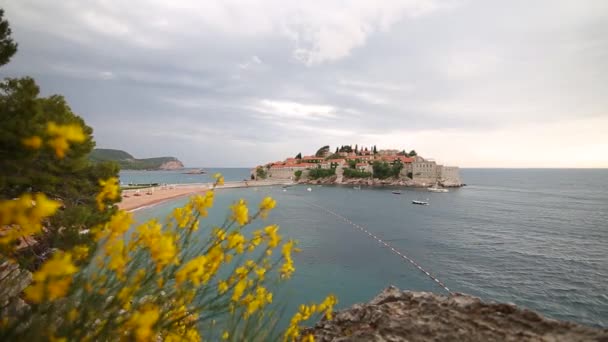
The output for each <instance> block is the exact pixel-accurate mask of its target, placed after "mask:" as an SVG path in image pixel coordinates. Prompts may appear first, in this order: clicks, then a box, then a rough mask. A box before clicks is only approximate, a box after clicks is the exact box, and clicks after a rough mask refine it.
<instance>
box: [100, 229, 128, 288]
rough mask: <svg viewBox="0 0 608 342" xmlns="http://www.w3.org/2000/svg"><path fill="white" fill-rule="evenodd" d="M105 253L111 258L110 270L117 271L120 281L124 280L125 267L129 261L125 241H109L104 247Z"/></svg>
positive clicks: (117, 239) (116, 239) (118, 239)
mask: <svg viewBox="0 0 608 342" xmlns="http://www.w3.org/2000/svg"><path fill="white" fill-rule="evenodd" d="M104 252H105V254H106V256H108V258H109V262H108V265H107V267H108V269H109V270H112V271H115V272H116V274H117V275H118V278H119V279H124V273H125V266H126V265H127V261H128V259H129V256H128V255H127V252H126V250H125V243H124V240H122V239H120V238H112V239H109V240H108V241H107V242H106V243H105V245H104Z"/></svg>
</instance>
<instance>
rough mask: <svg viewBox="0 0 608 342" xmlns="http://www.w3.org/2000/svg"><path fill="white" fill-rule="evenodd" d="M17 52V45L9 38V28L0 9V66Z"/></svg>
mask: <svg viewBox="0 0 608 342" xmlns="http://www.w3.org/2000/svg"><path fill="white" fill-rule="evenodd" d="M16 52H17V43H15V42H14V41H13V39H12V38H11V28H10V26H9V24H8V21H6V20H4V10H3V9H2V8H0V66H2V65H4V64H6V63H8V62H9V61H10V60H11V57H13V55H14V54H15V53H16Z"/></svg>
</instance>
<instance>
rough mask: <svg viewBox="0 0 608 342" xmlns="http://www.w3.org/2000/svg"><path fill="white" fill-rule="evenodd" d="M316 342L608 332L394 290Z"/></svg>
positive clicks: (358, 308) (596, 335) (540, 337)
mask: <svg viewBox="0 0 608 342" xmlns="http://www.w3.org/2000/svg"><path fill="white" fill-rule="evenodd" d="M307 333H312V334H314V335H315V339H316V341H336V342H337V341H556V342H557V341H564V342H565V341H607V342H608V329H599V328H591V327H586V326H582V325H579V324H575V323H571V322H563V321H557V320H553V319H549V318H545V317H543V316H541V315H539V314H537V313H536V312H534V311H530V310H527V309H522V308H518V307H517V306H515V305H513V304H502V303H491V302H483V301H482V300H481V299H479V298H477V297H473V296H469V295H464V294H460V293H455V294H452V295H450V296H444V295H439V294H435V293H430V292H410V291H401V290H399V289H398V288H396V287H394V286H390V287H388V288H386V289H385V290H384V291H382V292H381V293H380V294H379V295H378V296H376V297H375V298H373V299H372V300H371V301H369V302H368V303H366V304H355V305H353V306H352V307H351V308H349V309H346V310H343V311H339V312H337V313H335V315H334V319H333V320H331V321H327V320H325V319H323V320H321V321H320V322H318V323H317V324H316V325H315V326H314V327H313V328H309V329H306V331H305V333H304V335H305V334H307Z"/></svg>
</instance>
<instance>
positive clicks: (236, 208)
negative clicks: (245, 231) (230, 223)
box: [230, 199, 249, 226]
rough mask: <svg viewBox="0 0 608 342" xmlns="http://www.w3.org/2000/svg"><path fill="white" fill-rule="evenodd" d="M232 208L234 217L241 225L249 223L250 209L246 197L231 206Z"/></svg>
mask: <svg viewBox="0 0 608 342" xmlns="http://www.w3.org/2000/svg"><path fill="white" fill-rule="evenodd" d="M230 209H232V217H231V218H232V219H233V220H235V221H236V222H238V224H240V225H241V226H242V225H244V224H245V223H247V221H248V220H249V209H248V208H247V202H245V200H244V199H240V200H239V201H238V202H236V203H235V204H233V205H231V206H230Z"/></svg>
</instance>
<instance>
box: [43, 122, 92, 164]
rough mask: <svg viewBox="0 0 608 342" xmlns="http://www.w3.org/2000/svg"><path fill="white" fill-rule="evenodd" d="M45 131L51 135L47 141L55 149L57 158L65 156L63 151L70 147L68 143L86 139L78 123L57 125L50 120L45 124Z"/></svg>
mask: <svg viewBox="0 0 608 342" xmlns="http://www.w3.org/2000/svg"><path fill="white" fill-rule="evenodd" d="M46 132H47V134H48V135H49V136H51V140H49V142H48V143H49V145H51V147H52V148H53V149H55V155H56V156H57V157H58V158H63V157H65V152H66V151H67V150H68V149H69V148H70V143H72V142H75V143H81V142H84V141H85V140H86V136H85V134H84V131H83V130H82V126H80V125H78V124H69V125H57V124H56V123H54V122H52V121H51V122H49V123H48V124H47V126H46Z"/></svg>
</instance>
